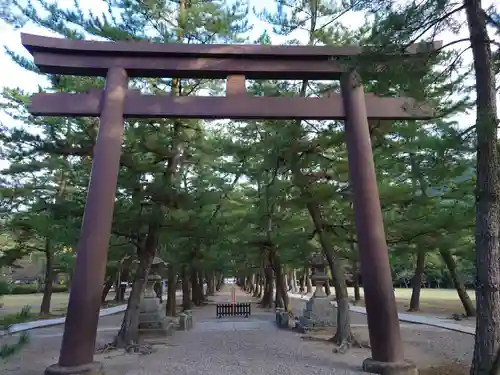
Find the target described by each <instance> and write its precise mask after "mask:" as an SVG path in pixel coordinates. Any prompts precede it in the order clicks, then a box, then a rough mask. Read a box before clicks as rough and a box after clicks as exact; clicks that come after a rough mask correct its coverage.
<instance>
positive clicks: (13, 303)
mask: <svg viewBox="0 0 500 375" xmlns="http://www.w3.org/2000/svg"><path fill="white" fill-rule="evenodd" d="M42 297H43V293H34V294H12V295H6V296H3V297H1V298H0V303H2V304H3V308H5V309H16V308H22V307H23V306H26V305H30V306H33V310H35V309H36V310H38V307H39V306H40V304H41V303H42ZM68 298H69V293H54V294H52V300H51V303H50V305H51V307H52V308H60V307H66V306H67V305H68Z"/></svg>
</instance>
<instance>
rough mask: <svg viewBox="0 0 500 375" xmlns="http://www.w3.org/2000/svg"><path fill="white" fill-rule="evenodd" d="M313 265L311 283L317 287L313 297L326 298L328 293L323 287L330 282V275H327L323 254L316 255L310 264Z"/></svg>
mask: <svg viewBox="0 0 500 375" xmlns="http://www.w3.org/2000/svg"><path fill="white" fill-rule="evenodd" d="M309 264H310V265H311V270H312V272H311V281H312V283H313V284H314V286H315V287H316V290H315V291H314V295H313V297H326V293H325V291H324V289H323V286H324V285H325V283H326V282H327V280H328V275H327V274H326V265H327V263H326V261H325V259H324V258H323V257H322V256H321V254H318V253H317V254H314V255H313V257H312V259H311V261H310V263H309Z"/></svg>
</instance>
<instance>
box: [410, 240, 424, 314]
mask: <svg viewBox="0 0 500 375" xmlns="http://www.w3.org/2000/svg"><path fill="white" fill-rule="evenodd" d="M424 269H425V251H424V250H423V249H421V248H419V249H418V250H417V265H416V266H415V274H414V275H413V280H412V288H413V290H412V292H411V299H410V307H409V308H408V311H418V310H420V290H421V289H422V278H423V275H424Z"/></svg>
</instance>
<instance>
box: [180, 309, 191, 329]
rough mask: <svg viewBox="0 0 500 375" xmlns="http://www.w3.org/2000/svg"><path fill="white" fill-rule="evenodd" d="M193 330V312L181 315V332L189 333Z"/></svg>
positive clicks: (188, 311) (184, 312)
mask: <svg viewBox="0 0 500 375" xmlns="http://www.w3.org/2000/svg"><path fill="white" fill-rule="evenodd" d="M191 328H193V314H192V311H191V310H185V311H183V312H181V313H180V314H179V324H178V326H177V329H178V330H179V331H189V330H190V329H191Z"/></svg>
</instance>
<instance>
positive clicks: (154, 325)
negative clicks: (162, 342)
mask: <svg viewBox="0 0 500 375" xmlns="http://www.w3.org/2000/svg"><path fill="white" fill-rule="evenodd" d="M165 264H166V263H165V262H164V261H163V260H162V259H161V258H159V257H155V258H154V259H153V262H152V265H151V270H150V272H149V275H148V279H147V281H146V287H145V289H144V294H143V295H142V298H141V303H140V306H139V332H150V333H153V332H158V333H167V331H168V324H167V323H168V322H167V321H166V318H165V306H164V304H162V303H161V302H160V300H159V299H158V298H157V295H156V293H155V290H154V286H155V284H156V283H157V282H161V280H162V277H161V276H160V275H159V274H158V273H159V271H160V269H161V267H162V266H163V265H165Z"/></svg>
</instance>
